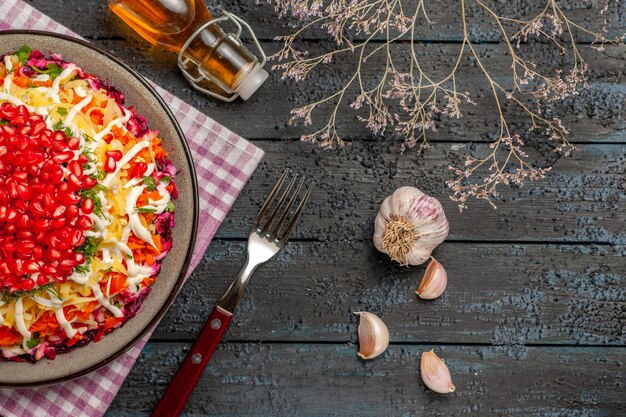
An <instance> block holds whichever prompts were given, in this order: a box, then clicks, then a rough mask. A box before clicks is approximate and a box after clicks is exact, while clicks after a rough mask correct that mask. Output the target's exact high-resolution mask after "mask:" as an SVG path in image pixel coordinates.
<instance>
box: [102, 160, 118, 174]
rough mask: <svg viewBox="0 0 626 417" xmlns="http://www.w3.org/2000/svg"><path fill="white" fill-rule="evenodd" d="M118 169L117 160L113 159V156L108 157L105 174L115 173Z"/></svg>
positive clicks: (105, 162)
mask: <svg viewBox="0 0 626 417" xmlns="http://www.w3.org/2000/svg"><path fill="white" fill-rule="evenodd" d="M116 168H117V163H116V162H115V159H113V157H112V156H107V159H106V160H105V161H104V172H109V173H111V172H115V169H116Z"/></svg>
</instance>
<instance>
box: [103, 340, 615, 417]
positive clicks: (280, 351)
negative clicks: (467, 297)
mask: <svg viewBox="0 0 626 417" xmlns="http://www.w3.org/2000/svg"><path fill="white" fill-rule="evenodd" d="M187 346H188V345H186V344H178V343H176V344H170V343H150V344H148V346H147V347H146V348H145V349H144V352H143V353H142V355H141V357H140V359H139V361H138V362H137V365H135V367H134V368H133V370H132V371H131V373H130V375H129V377H128V379H126V382H125V383H124V386H123V388H122V389H121V391H120V393H119V394H118V396H117V398H116V399H115V401H114V402H113V404H112V405H111V408H110V409H109V411H108V412H107V414H106V415H107V416H108V417H122V416H133V417H135V416H137V417H138V416H146V415H149V413H150V410H151V409H152V407H153V406H154V405H155V403H156V401H157V399H158V398H159V396H160V395H161V393H162V392H163V391H164V389H165V386H166V384H167V383H168V381H169V379H170V378H171V377H172V375H173V374H174V372H175V370H176V367H177V365H178V363H180V361H181V360H182V356H183V354H184V349H185V348H187ZM431 348H435V349H436V352H439V354H440V355H441V356H442V357H443V358H444V359H445V360H446V363H447V364H448V366H449V368H450V369H451V374H452V375H453V381H454V383H455V385H456V388H457V389H456V392H455V393H453V394H451V395H447V396H443V395H438V394H434V393H433V392H431V391H428V390H427V388H426V387H425V386H424V385H423V384H422V382H421V380H420V376H419V358H420V355H421V352H423V351H425V350H429V349H431ZM356 352H357V348H356V346H354V345H302V344H290V345H282V344H279V345H275V344H248V343H246V344H226V345H222V346H220V348H219V349H218V351H217V352H216V354H215V356H214V357H213V359H212V361H211V363H210V364H209V367H208V368H207V370H206V371H205V373H204V375H203V376H202V378H201V379H200V385H199V386H198V387H197V388H196V390H195V392H194V394H193V395H192V397H191V399H190V401H189V402H188V404H187V407H186V409H185V413H186V414H185V415H188V416H192V415H193V416H200V415H211V416H215V417H218V416H224V417H226V416H263V417H269V416H359V417H366V416H372V417H383V416H422V415H428V416H457V415H480V416H503V417H504V416H506V417H535V416H536V417H558V416H569V417H586V416H601V415H602V416H618V415H623V411H624V409H626V396H624V384H625V383H626V371H625V370H624V363H625V362H626V349H625V348H546V347H541V348H539V347H533V348H525V347H480V346H464V347H460V346H445V347H439V346H429V345H425V346H415V345H395V346H391V347H390V348H389V349H388V351H387V352H385V354H384V355H383V356H381V357H380V358H379V359H376V360H374V361H371V362H363V361H362V360H360V359H358V358H357V357H356Z"/></svg>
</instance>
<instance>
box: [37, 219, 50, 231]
mask: <svg viewBox="0 0 626 417" xmlns="http://www.w3.org/2000/svg"><path fill="white" fill-rule="evenodd" d="M35 227H36V228H37V229H38V230H48V229H50V228H51V227H52V225H51V224H50V220H48V219H37V220H35Z"/></svg>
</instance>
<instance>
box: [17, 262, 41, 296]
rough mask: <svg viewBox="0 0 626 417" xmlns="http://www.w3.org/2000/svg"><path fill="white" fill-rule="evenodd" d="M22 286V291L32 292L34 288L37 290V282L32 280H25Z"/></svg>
mask: <svg viewBox="0 0 626 417" xmlns="http://www.w3.org/2000/svg"><path fill="white" fill-rule="evenodd" d="M35 264H36V263H35ZM33 272H37V271H33ZM21 284H22V290H24V291H30V290H32V289H33V288H35V281H33V280H32V279H31V278H26V279H23V280H22V282H21Z"/></svg>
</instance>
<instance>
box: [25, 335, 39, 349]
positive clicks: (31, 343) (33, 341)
mask: <svg viewBox="0 0 626 417" xmlns="http://www.w3.org/2000/svg"><path fill="white" fill-rule="evenodd" d="M38 344H39V340H37V339H35V338H32V339H28V341H26V347H27V348H29V349H32V348H34V347H35V346H37V345H38Z"/></svg>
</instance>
